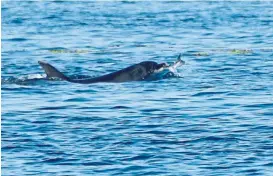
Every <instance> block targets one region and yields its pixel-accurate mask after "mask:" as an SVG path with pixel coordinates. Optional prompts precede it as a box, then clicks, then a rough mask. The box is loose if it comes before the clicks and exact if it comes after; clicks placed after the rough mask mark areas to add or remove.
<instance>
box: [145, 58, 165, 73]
mask: <svg viewBox="0 0 273 176" xmlns="http://www.w3.org/2000/svg"><path fill="white" fill-rule="evenodd" d="M140 64H141V65H142V66H144V67H145V68H146V71H147V72H148V73H157V72H160V71H162V70H164V69H165V68H167V67H168V66H169V65H168V64H167V63H161V64H158V63H156V62H152V61H146V62H141V63H140Z"/></svg>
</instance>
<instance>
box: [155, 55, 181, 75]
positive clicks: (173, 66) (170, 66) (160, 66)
mask: <svg viewBox="0 0 273 176" xmlns="http://www.w3.org/2000/svg"><path fill="white" fill-rule="evenodd" d="M184 64H185V61H183V60H182V59H181V54H180V55H179V56H178V58H177V60H176V61H175V62H174V63H173V64H168V63H161V64H158V66H157V68H156V71H155V73H158V72H161V71H163V70H165V69H168V70H170V71H172V72H175V70H176V68H178V67H180V66H182V65H184Z"/></svg>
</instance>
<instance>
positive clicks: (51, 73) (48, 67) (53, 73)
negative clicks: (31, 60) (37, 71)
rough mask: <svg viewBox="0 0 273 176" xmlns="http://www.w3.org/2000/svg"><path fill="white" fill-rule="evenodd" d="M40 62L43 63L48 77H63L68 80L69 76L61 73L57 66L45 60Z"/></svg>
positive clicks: (42, 65)
mask: <svg viewBox="0 0 273 176" xmlns="http://www.w3.org/2000/svg"><path fill="white" fill-rule="evenodd" d="M38 63H39V64H40V65H41V67H42V68H43V69H44V71H45V73H46V76H47V77H48V78H52V77H55V78H61V79H63V80H66V81H68V80H69V78H68V77H67V76H65V75H64V74H63V73H61V72H60V71H59V70H57V69H56V68H55V67H53V66H52V65H50V64H49V63H46V62H43V61H38Z"/></svg>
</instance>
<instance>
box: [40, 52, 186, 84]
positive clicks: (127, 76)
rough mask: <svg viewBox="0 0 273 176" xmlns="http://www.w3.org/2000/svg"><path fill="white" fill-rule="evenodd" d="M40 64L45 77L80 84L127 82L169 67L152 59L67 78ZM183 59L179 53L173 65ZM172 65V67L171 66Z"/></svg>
mask: <svg viewBox="0 0 273 176" xmlns="http://www.w3.org/2000/svg"><path fill="white" fill-rule="evenodd" d="M38 63H39V64H40V66H41V67H42V68H43V69H44V71H45V73H46V75H47V78H52V77H56V78H60V79H62V80H65V81H68V82H72V83H80V84H91V83H98V82H112V83H121V82H129V81H142V80H145V79H146V78H148V77H149V76H150V75H152V74H154V73H158V72H160V71H163V70H164V69H166V68H169V67H171V66H170V65H169V64H167V63H160V64H158V63H156V62H153V61H144V62H140V63H138V64H134V65H132V66H129V67H127V68H124V69H122V70H119V71H116V72H113V73H109V74H106V75H102V76H98V77H94V78H86V79H73V78H69V77H68V76H66V75H65V74H63V73H62V72H60V71H59V70H57V69H56V68H55V67H53V66H52V65H50V64H49V63H46V62H44V61H38ZM183 63H184V61H182V60H181V55H179V56H178V60H177V61H176V63H174V65H173V66H178V65H181V64H183ZM173 66H172V67H173Z"/></svg>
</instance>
